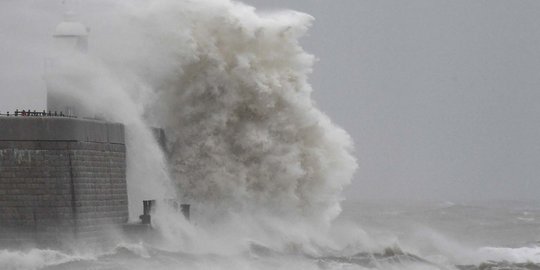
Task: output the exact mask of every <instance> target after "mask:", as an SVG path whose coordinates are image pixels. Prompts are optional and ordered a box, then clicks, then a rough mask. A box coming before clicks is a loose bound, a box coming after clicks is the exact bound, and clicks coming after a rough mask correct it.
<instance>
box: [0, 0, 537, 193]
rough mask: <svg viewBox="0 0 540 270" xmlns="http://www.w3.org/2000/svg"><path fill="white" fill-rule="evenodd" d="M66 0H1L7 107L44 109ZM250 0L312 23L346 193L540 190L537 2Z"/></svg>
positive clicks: (308, 42)
mask: <svg viewBox="0 0 540 270" xmlns="http://www.w3.org/2000/svg"><path fill="white" fill-rule="evenodd" d="M60 2H61V1H56V0H49V1H43V0H42V1H37V0H34V1H18V0H17V1H16V0H2V1H0V111H2V112H5V111H6V110H8V109H9V110H13V109H14V108H16V107H19V108H21V107H28V108H38V109H39V108H42V107H43V106H44V104H45V89H44V83H43V81H42V79H41V74H42V67H43V64H42V63H43V56H44V55H45V54H46V50H47V48H48V46H50V42H51V41H50V38H49V36H50V34H51V33H52V31H53V29H54V26H55V24H56V23H57V22H59V21H60V20H61V14H62V9H61V5H60ZM245 2H247V3H250V4H252V5H255V6H256V7H258V8H259V9H261V10H265V9H286V8H289V9H295V10H299V11H303V12H306V13H309V14H311V15H313V16H314V17H315V18H316V21H315V23H314V26H313V28H312V30H311V31H310V32H309V36H308V37H307V38H305V39H304V40H303V44H304V45H305V47H306V49H307V50H308V51H309V52H311V53H313V54H315V55H317V56H318V57H319V58H320V61H319V62H318V63H317V65H316V67H315V73H314V74H313V75H312V79H311V82H312V84H313V86H314V88H315V93H314V95H315V96H314V97H315V99H316V101H317V103H318V104H319V107H320V108H321V109H322V110H324V111H325V112H326V113H327V114H328V115H329V116H330V117H331V118H332V119H333V120H334V121H335V122H336V123H337V124H339V125H340V126H342V127H343V128H345V129H346V130H347V131H348V132H349V133H350V134H351V136H352V137H353V139H354V141H355V145H356V153H355V154H356V156H357V158H358V162H359V165H360V167H359V170H358V172H357V174H356V177H355V179H354V182H353V185H352V186H350V187H349V188H348V190H347V192H346V195H347V197H348V198H351V199H352V198H355V199H362V198H366V199H381V198H382V199H391V198H398V199H440V200H453V201H455V200H458V201H459V200H471V199H492V198H501V199H537V198H538V194H539V193H540V179H539V176H540V121H539V120H540V117H539V116H540V74H539V73H540V1H537V0H530V1H525V0H519V1H518V0H516V1H507V0H483V1H478V0H477V1H473V0H452V1H449V0H445V1H442V0H407V1H404V0H395V1H387V0H372V1H366V0H339V1H331V0H273V1H268V0H246V1H245ZM21 3H22V4H21ZM92 12H95V11H92ZM90 27H91V25H90ZM0 128H1V127H0Z"/></svg>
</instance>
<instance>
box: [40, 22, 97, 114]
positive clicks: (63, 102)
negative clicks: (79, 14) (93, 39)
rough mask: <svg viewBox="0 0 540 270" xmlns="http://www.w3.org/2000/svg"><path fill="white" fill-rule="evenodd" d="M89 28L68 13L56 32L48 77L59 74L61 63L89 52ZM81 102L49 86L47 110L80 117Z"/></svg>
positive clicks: (47, 71)
mask: <svg viewBox="0 0 540 270" xmlns="http://www.w3.org/2000/svg"><path fill="white" fill-rule="evenodd" d="M89 32H90V31H89V29H88V27H86V26H85V25H84V24H82V23H81V22H78V21H76V20H75V15H74V14H73V13H72V12H66V13H65V15H64V21H62V22H61V23H59V24H58V25H57V26H56V28H55V31H54V34H53V39H54V50H53V52H52V55H51V57H50V58H48V59H47V60H46V62H45V68H46V71H45V72H46V76H48V75H51V74H54V75H58V74H57V67H58V64H59V63H60V62H61V61H65V60H69V59H72V58H74V57H77V55H80V54H86V52H87V51H88V33H89ZM80 108H81V106H80V102H78V101H77V99H76V98H75V97H73V96H71V95H70V94H69V93H67V92H66V91H58V89H55V87H54V86H53V85H51V84H50V83H48V85H47V109H48V110H49V111H52V112H55V111H56V112H63V113H64V114H66V115H74V116H83V115H80V113H82V111H81V110H80Z"/></svg>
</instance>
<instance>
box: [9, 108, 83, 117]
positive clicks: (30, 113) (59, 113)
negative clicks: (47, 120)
mask: <svg viewBox="0 0 540 270" xmlns="http://www.w3.org/2000/svg"><path fill="white" fill-rule="evenodd" d="M0 116H10V117H11V116H16V117H67V118H77V116H75V115H70V114H65V113H64V112H62V111H45V110H43V111H41V112H39V111H36V110H33V111H31V110H18V109H17V110H15V111H13V112H10V111H6V112H5V113H3V112H1V111H0Z"/></svg>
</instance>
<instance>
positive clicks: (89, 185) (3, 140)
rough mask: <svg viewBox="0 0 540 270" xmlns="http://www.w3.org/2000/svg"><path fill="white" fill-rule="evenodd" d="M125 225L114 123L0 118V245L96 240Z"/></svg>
mask: <svg viewBox="0 0 540 270" xmlns="http://www.w3.org/2000/svg"><path fill="white" fill-rule="evenodd" d="M127 219H128V207H127V187H126V148H125V145H124V129H123V126H122V125H119V124H111V123H107V122H101V121H95V120H81V119H70V118H53V117H50V118H49V117H47V118H37V117H11V118H9V117H3V118H0V243H1V244H2V245H6V244H7V245H10V243H19V242H28V241H30V242H35V243H38V244H44V245H48V244H52V245H56V244H61V242H62V241H65V240H67V241H70V240H72V239H73V238H78V239H89V238H99V237H100V236H102V234H103V233H104V232H105V231H109V230H110V229H114V228H115V227H118V226H119V225H122V224H124V223H125V222H126V221H127Z"/></svg>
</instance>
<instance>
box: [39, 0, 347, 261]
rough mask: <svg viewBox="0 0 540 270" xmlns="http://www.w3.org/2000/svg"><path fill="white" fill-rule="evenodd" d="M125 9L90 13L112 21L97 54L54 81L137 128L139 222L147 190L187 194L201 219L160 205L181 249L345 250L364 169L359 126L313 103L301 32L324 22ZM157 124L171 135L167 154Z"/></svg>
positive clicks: (218, 4)
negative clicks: (340, 232)
mask: <svg viewBox="0 0 540 270" xmlns="http://www.w3.org/2000/svg"><path fill="white" fill-rule="evenodd" d="M109 5H110V3H109ZM113 6H114V8H112V9H111V10H112V11H109V12H108V13H106V14H105V15H103V14H100V17H99V18H92V17H89V18H87V21H88V23H89V24H90V25H98V26H99V25H103V23H100V22H101V21H107V22H108V23H107V24H106V26H104V27H103V28H101V29H100V28H97V29H96V28H94V29H93V33H101V36H100V34H96V35H95V36H91V37H92V38H91V41H92V42H91V44H95V47H93V50H92V51H91V53H90V54H89V55H70V56H69V57H67V58H66V59H62V60H61V61H57V62H56V63H55V69H54V70H53V71H50V72H49V73H48V74H47V76H46V80H47V83H48V86H49V88H50V89H52V91H57V92H59V93H61V94H63V95H66V96H70V97H71V98H73V99H74V100H77V101H76V103H77V104H81V108H80V109H81V111H85V112H86V113H87V114H89V115H97V116H100V117H105V118H107V119H109V120H112V121H118V122H122V123H124V124H125V125H126V130H127V138H126V145H127V149H128V164H127V170H128V173H127V177H128V189H129V190H128V192H129V200H130V217H131V219H132V220H136V219H137V216H138V214H139V211H138V208H139V207H140V206H139V205H140V202H141V201H142V200H143V199H157V200H160V199H168V198H177V199H179V200H180V201H182V202H187V203H190V204H192V207H193V210H194V211H193V212H194V214H195V220H196V222H197V226H194V225H193V224H190V223H187V222H185V221H183V220H182V219H183V218H181V217H178V216H177V215H175V213H173V212H172V211H171V209H167V207H162V206H159V205H158V209H157V213H156V214H155V218H153V223H154V226H155V227H156V228H158V229H159V230H160V231H161V232H162V233H163V235H166V236H167V237H164V239H166V240H164V242H167V243H163V244H164V245H166V246H167V247H168V248H169V249H174V250H176V251H181V250H184V251H186V250H190V251H193V250H199V251H200V252H210V251H211V252H216V253H220V252H225V253H227V252H231V250H234V251H239V250H243V249H244V248H245V247H246V245H249V244H248V243H249V242H250V241H255V242H260V243H264V244H265V245H268V246H271V247H274V248H278V249H303V250H304V249H305V250H310V252H313V253H316V252H319V251H320V249H321V248H323V247H327V246H329V245H333V247H337V246H343V245H345V244H343V243H334V242H333V240H331V239H329V238H328V237H327V235H328V232H329V230H330V224H331V221H332V220H333V219H335V217H337V215H338V214H339V212H340V211H341V209H340V201H341V200H342V197H341V192H342V189H343V187H344V186H346V185H347V184H348V183H349V182H350V181H351V178H352V175H353V173H354V171H355V169H356V167H357V165H356V161H355V159H354V157H353V156H352V154H351V152H352V151H353V145H352V141H351V139H350V137H349V135H348V134H347V133H346V132H345V131H344V130H343V129H341V128H339V127H337V126H335V125H334V124H332V122H331V121H330V119H329V118H328V117H327V116H326V115H325V114H324V113H322V112H321V111H320V110H319V109H318V108H317V107H316V105H315V103H314V101H313V100H312V98H311V92H312V89H311V86H310V85H309V83H308V75H309V74H310V72H311V69H312V66H313V63H314V57H313V56H312V55H310V54H308V53H306V52H305V51H304V50H303V49H302V47H301V46H300V44H299V39H300V38H301V37H302V36H303V35H304V34H305V32H306V31H307V29H308V28H309V26H310V25H311V22H312V20H313V18H312V17H311V16H309V15H306V14H303V13H299V12H293V11H282V12H275V13H267V14H264V15H261V14H259V13H257V12H256V11H255V9H254V8H253V7H250V6H247V5H244V4H242V3H239V2H234V1H229V0H203V1H172V0H156V1H134V2H131V3H130V4H125V3H121V4H120V3H116V4H114V5H113ZM92 20H95V21H94V22H92ZM119 33H121V36H120V38H119V36H118V35H119ZM151 127H160V128H163V129H164V130H165V134H166V137H167V145H166V150H165V151H162V150H161V149H160V146H159V145H158V144H157V143H156V141H155V139H154V138H153V137H152V132H151V129H150V128H151ZM352 239H355V240H356V239H357V237H355V236H353V237H352Z"/></svg>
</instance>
